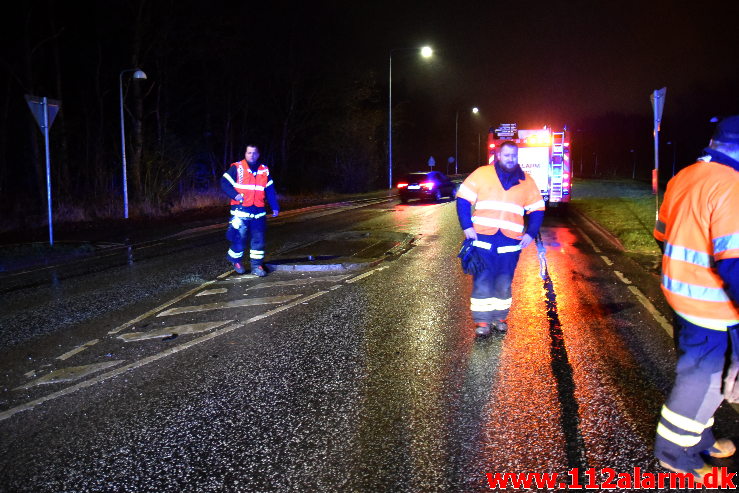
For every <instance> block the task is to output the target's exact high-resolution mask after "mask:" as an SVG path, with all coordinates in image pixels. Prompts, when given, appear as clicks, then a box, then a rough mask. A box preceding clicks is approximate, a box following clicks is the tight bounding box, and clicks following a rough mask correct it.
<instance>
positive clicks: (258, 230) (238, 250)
mask: <svg viewBox="0 0 739 493" xmlns="http://www.w3.org/2000/svg"><path fill="white" fill-rule="evenodd" d="M266 229H267V219H266V217H260V218H258V219H246V218H238V217H233V218H231V222H230V223H229V226H228V231H226V238H227V239H228V241H230V242H231V248H230V249H229V251H228V255H227V257H228V260H230V261H231V262H232V263H234V264H235V263H236V262H242V261H243V260H244V248H245V247H246V245H247V243H248V244H249V262H250V264H251V267H252V268H254V267H258V266H260V265H262V263H263V262H264V232H265V230H266Z"/></svg>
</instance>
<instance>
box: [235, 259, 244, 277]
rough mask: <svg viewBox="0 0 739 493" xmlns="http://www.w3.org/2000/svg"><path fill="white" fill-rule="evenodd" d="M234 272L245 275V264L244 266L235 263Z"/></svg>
mask: <svg viewBox="0 0 739 493" xmlns="http://www.w3.org/2000/svg"><path fill="white" fill-rule="evenodd" d="M234 270H235V271H236V273H237V274H243V273H244V272H246V269H244V264H242V263H241V262H234Z"/></svg>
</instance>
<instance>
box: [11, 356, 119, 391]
mask: <svg viewBox="0 0 739 493" xmlns="http://www.w3.org/2000/svg"><path fill="white" fill-rule="evenodd" d="M120 363H123V360H113V361H106V362H104V363H95V364H93V365H83V366H70V367H69V368H60V369H58V370H54V371H52V372H51V373H48V374H46V375H44V376H43V377H40V378H37V379H36V380H31V381H30V382H28V383H27V384H25V385H21V386H20V387H16V388H14V389H13V390H22V389H30V388H31V387H35V386H37V385H44V384H51V383H61V382H71V381H73V380H79V379H80V378H84V377H86V376H87V375H90V374H92V373H95V372H97V371H100V370H105V369H107V368H110V367H111V366H116V365H118V364H120Z"/></svg>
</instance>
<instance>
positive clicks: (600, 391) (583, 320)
mask: <svg viewBox="0 0 739 493" xmlns="http://www.w3.org/2000/svg"><path fill="white" fill-rule="evenodd" d="M548 240H549V241H551V242H554V241H556V242H558V243H559V244H561V245H563V248H560V249H553V250H551V251H548V257H547V260H548V265H549V272H550V274H551V277H552V279H553V281H554V286H555V290H556V292H557V303H558V307H559V318H560V321H561V324H562V327H563V330H564V333H565V344H566V348H567V354H568V357H569V360H570V364H571V366H572V368H573V379H574V381H575V389H576V390H575V396H576V398H577V400H578V402H579V403H580V407H579V412H580V423H581V428H582V435H583V438H584V439H585V442H586V444H587V447H586V450H587V453H588V455H587V460H588V464H589V465H590V466H593V467H596V468H598V467H613V463H609V460H608V458H609V457H614V456H619V455H620V456H626V457H630V458H632V459H633V464H632V466H641V467H644V466H647V465H649V464H651V463H653V462H654V458H653V457H652V455H651V451H650V447H651V444H652V441H653V439H654V426H655V425H654V422H655V417H656V416H657V413H658V412H659V407H660V406H661V401H662V392H661V391H660V390H659V389H656V388H655V389H654V392H653V393H652V395H653V396H654V400H653V401H652V402H644V396H643V390H642V392H641V393H640V395H638V396H637V395H636V392H635V390H636V389H638V388H641V389H643V387H644V386H648V383H647V382H646V381H645V378H644V376H643V375H642V370H641V369H640V365H639V364H638V362H637V361H636V360H635V359H634V356H633V354H631V352H629V350H628V349H626V348H627V344H626V342H625V341H624V340H622V337H623V336H622V335H621V332H620V330H619V326H621V328H622V329H623V328H624V325H623V324H625V323H626V322H622V318H621V317H619V315H618V312H620V311H622V310H636V311H637V312H638V311H639V310H640V307H639V306H637V305H636V303H634V302H633V301H631V300H629V298H630V296H629V293H628V291H627V290H626V289H625V287H624V289H623V296H622V297H621V299H620V300H608V299H606V298H604V296H605V293H603V292H600V291H599V290H597V289H594V280H596V279H597V278H598V277H599V276H604V275H608V276H612V273H610V272H605V273H601V272H599V271H598V270H594V267H595V269H602V270H603V271H610V269H609V268H608V267H607V266H606V265H605V264H603V263H600V262H597V263H595V264H593V263H589V262H586V261H584V258H583V256H582V254H580V253H579V252H578V251H577V249H576V248H575V247H574V246H572V245H573V244H575V243H576V242H577V238H576V237H575V236H574V235H573V234H572V232H571V231H569V230H568V229H565V228H558V229H557V230H556V238H549V239H548ZM564 245H567V247H564ZM595 286H597V284H595ZM596 410H597V411H596ZM624 430H629V433H624ZM604 436H606V437H608V436H613V437H616V436H618V437H626V438H625V439H624V438H621V439H620V440H619V441H618V442H614V441H610V440H603V437H604ZM608 447H614V449H613V450H609V449H608ZM615 447H618V448H619V450H615ZM625 448H627V449H628V450H629V452H628V453H625V452H624V449H625Z"/></svg>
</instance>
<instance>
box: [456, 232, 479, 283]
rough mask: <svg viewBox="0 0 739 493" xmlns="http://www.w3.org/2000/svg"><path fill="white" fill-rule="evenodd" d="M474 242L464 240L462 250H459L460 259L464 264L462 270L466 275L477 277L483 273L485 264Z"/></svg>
mask: <svg viewBox="0 0 739 493" xmlns="http://www.w3.org/2000/svg"><path fill="white" fill-rule="evenodd" d="M473 241H474V240H470V239H467V240H464V242H463V243H462V248H460V250H459V255H457V257H459V259H460V260H461V262H462V270H463V271H464V273H465V274H471V275H475V274H477V273H478V272H481V271H482V270H483V268H484V267H485V264H484V262H483V260H482V258H481V257H480V253H479V252H478V251H477V247H474V246H472V242H473Z"/></svg>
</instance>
